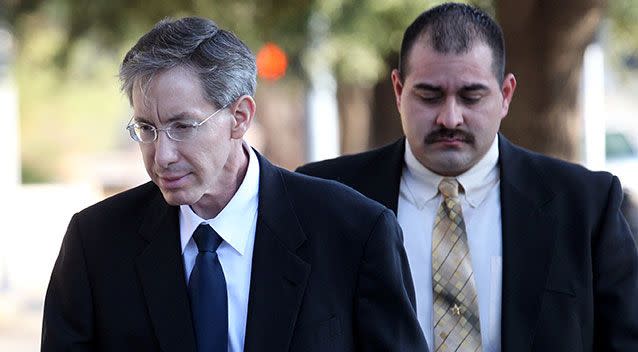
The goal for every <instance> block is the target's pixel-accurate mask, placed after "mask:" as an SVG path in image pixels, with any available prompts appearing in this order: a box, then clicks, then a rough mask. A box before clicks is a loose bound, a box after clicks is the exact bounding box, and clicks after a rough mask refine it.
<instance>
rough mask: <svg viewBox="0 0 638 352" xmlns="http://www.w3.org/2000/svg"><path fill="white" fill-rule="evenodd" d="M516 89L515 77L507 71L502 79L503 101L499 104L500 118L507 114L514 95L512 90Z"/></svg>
mask: <svg viewBox="0 0 638 352" xmlns="http://www.w3.org/2000/svg"><path fill="white" fill-rule="evenodd" d="M515 90H516V78H515V77H514V75H513V74H511V73H508V74H507V75H506V76H505V79H504V80H503V85H502V88H501V94H502V95H503V103H502V105H501V119H502V118H504V117H505V116H506V115H507V112H508V111H509V108H510V103H511V102H512V98H513V97H514V91H515Z"/></svg>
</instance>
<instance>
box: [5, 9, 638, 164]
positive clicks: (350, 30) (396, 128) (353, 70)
mask: <svg viewBox="0 0 638 352" xmlns="http://www.w3.org/2000/svg"><path fill="white" fill-rule="evenodd" d="M441 2H443V1H435V0H430V1H422V2H414V1H405V0H324V1H316V0H278V1H274V0H263V1H256V0H215V1H211V0H172V1H168V0H166V1H156V2H153V3H152V5H149V3H148V2H146V1H142V0H93V1H87V0H49V1H44V0H3V1H2V3H3V6H4V8H3V9H2V10H3V11H2V12H3V13H5V14H6V18H7V19H8V20H9V23H10V24H12V25H13V27H14V30H15V32H16V35H17V37H18V38H24V43H27V42H28V41H29V40H35V39H33V36H37V35H40V33H42V32H36V31H34V30H33V28H32V27H33V26H40V27H42V26H43V23H44V24H46V23H54V24H55V25H50V26H49V27H46V28H53V29H54V30H49V31H48V32H46V33H45V35H47V36H53V37H54V39H55V40H54V42H55V43H57V44H56V46H55V48H56V51H55V52H56V54H55V62H57V63H58V65H59V67H62V68H64V67H67V66H66V65H65V63H68V62H69V60H71V59H72V56H73V53H74V50H75V49H74V48H76V47H77V46H80V47H81V46H82V45H81V43H85V44H86V43H92V44H97V48H98V49H93V50H94V52H95V53H97V54H96V55H97V56H96V57H99V58H101V57H102V56H100V55H103V54H104V50H101V49H99V48H101V47H102V48H111V49H116V50H115V51H116V53H114V54H113V55H114V56H115V57H116V58H117V59H119V58H120V57H121V56H122V54H123V53H122V51H123V50H124V49H123V48H125V47H128V46H130V45H131V44H132V42H133V41H134V40H135V39H136V38H137V37H139V35H140V34H141V33H143V32H145V31H146V30H148V28H149V27H150V26H151V25H152V24H153V23H155V22H156V21H157V20H159V19H161V18H163V17H165V16H183V15H191V14H196V15H200V16H206V17H211V18H214V19H215V20H216V21H217V22H218V23H219V24H220V25H221V26H223V27H226V28H230V29H231V30H233V31H234V32H236V33H237V34H238V35H239V36H240V37H241V38H242V39H243V40H245V41H246V42H247V43H248V44H249V46H250V47H251V48H253V50H254V51H257V49H258V48H259V47H260V46H261V44H263V43H264V42H267V41H273V42H275V43H277V44H278V45H279V46H281V47H282V48H283V49H284V50H285V51H286V53H287V54H288V55H289V58H290V66H289V71H288V75H289V76H296V77H299V78H301V80H302V81H304V80H305V76H306V72H305V65H306V63H307V62H308V60H309V58H310V57H313V58H316V57H319V58H320V59H321V60H326V61H327V62H328V63H329V65H330V67H332V68H333V70H334V72H335V73H336V77H337V80H338V93H339V101H340V108H341V115H342V117H343V118H342V127H343V128H342V130H343V132H342V134H343V138H342V142H343V143H342V145H343V149H344V151H346V152H354V151H359V150H363V149H366V148H368V147H370V146H375V145H379V144H381V143H383V142H386V141H389V140H391V139H393V138H396V136H398V135H400V133H401V132H400V121H399V118H398V115H397V112H396V109H395V108H394V98H393V96H392V92H391V86H390V81H389V78H388V73H389V69H388V67H394V66H396V62H397V60H396V55H397V54H396V52H397V50H398V49H399V45H400V41H401V37H402V33H403V31H404V29H405V27H406V26H407V25H408V24H409V23H410V22H411V21H412V20H413V19H414V17H415V16H416V15H417V14H418V13H420V12H421V11H423V10H424V9H426V8H428V7H430V6H432V5H436V4H439V3H441ZM470 2H471V3H473V4H476V5H479V6H481V7H483V8H485V9H487V10H488V12H490V13H492V14H495V15H496V16H497V18H498V19H499V22H500V23H501V24H502V26H503V29H504V32H505V36H506V43H507V50H508V68H509V70H511V71H513V72H514V73H515V74H516V76H517V78H518V83H519V85H518V89H517V94H516V96H515V98H514V102H513V105H512V108H511V112H510V116H509V117H508V118H507V119H506V120H505V121H504V124H503V131H504V133H505V134H506V135H507V136H508V137H510V138H511V139H513V140H514V141H516V142H518V143H520V144H522V145H524V146H526V147H528V148H531V149H534V150H537V151H541V152H544V153H547V154H551V155H555V156H559V157H562V158H565V159H572V160H574V159H575V158H577V157H578V156H579V146H580V129H579V125H580V123H579V122H578V119H577V116H578V115H577V112H578V111H577V94H578V93H577V90H578V87H579V79H580V69H581V65H582V53H583V51H584V49H585V47H586V46H587V44H589V43H590V41H591V40H592V39H593V37H594V34H595V33H596V30H597V28H599V23H600V21H601V19H602V18H603V16H604V9H605V7H606V5H607V1H605V0H565V1H550V0H534V1H532V0H521V1H510V0H474V1H470ZM637 8H638V7H637V6H635V0H614V1H612V2H610V6H609V9H610V11H609V15H610V16H611V17H612V21H611V23H612V28H613V31H614V33H621V34H622V35H624V36H625V37H626V38H628V40H627V42H626V43H627V45H628V46H629V47H631V45H633V48H634V50H635V48H638V43H636V41H637V39H636V38H638V35H637V34H638V21H636V18H637V17H638V14H637V12H638V10H637ZM313 13H314V14H319V15H320V16H322V17H323V18H324V19H327V21H326V24H327V26H329V31H328V33H329V34H328V37H327V38H326V40H324V41H323V42H322V43H321V45H320V46H311V45H310V43H311V40H309V38H308V35H309V34H308V33H309V29H308V21H309V18H310V17H311V14H313ZM0 16H1V15H0ZM36 33H37V34H36ZM29 35H30V36H32V37H31V39H27V38H26V37H27V36H29ZM40 41H43V40H40ZM632 43H633V44H632ZM42 45H45V46H46V45H47V44H46V43H43V44H42ZM48 45H51V44H50V43H49V44H48ZM20 50H21V52H22V53H24V50H25V49H20ZM85 50H88V49H85ZM623 50H624V51H623V52H628V51H627V50H629V49H627V48H625V49H623ZM21 52H19V53H18V56H19V60H20V55H21ZM111 52H113V50H111ZM637 57H638V56H637ZM116 61H117V60H116ZM75 64H76V63H74V65H75ZM109 69H111V68H109ZM71 70H74V69H71ZM75 70H77V69H75ZM111 72H114V71H111ZM45 77H46V76H45Z"/></svg>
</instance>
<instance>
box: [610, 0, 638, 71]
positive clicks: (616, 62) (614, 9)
mask: <svg viewBox="0 0 638 352" xmlns="http://www.w3.org/2000/svg"><path fill="white" fill-rule="evenodd" d="M607 17H608V21H607V23H606V27H605V28H606V29H607V30H606V31H605V32H604V35H607V36H608V37H609V38H608V39H609V40H608V41H607V42H608V43H609V46H610V47H609V48H608V51H609V53H610V54H611V55H610V59H611V64H612V66H613V67H614V68H616V70H617V71H618V72H619V73H620V75H621V77H624V78H628V77H629V76H633V77H635V76H638V67H628V65H627V61H629V60H634V64H633V65H634V66H635V65H638V3H637V2H636V0H613V1H610V2H609V7H608V16H607ZM630 70H633V72H631V71H630Z"/></svg>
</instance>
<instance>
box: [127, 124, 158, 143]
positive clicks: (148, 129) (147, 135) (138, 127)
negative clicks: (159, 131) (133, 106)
mask: <svg viewBox="0 0 638 352" xmlns="http://www.w3.org/2000/svg"><path fill="white" fill-rule="evenodd" d="M129 131H130V132H131V137H132V138H133V139H134V140H136V141H138V142H142V143H148V142H152V141H154V140H155V127H153V126H151V125H147V124H144V123H136V124H134V125H132V126H131V128H130V129H129Z"/></svg>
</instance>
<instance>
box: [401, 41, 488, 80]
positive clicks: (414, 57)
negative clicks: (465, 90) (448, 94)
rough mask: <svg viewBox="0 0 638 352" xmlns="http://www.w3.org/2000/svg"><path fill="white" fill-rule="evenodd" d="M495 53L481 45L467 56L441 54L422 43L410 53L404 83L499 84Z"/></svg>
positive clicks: (417, 43) (478, 44)
mask: <svg viewBox="0 0 638 352" xmlns="http://www.w3.org/2000/svg"><path fill="white" fill-rule="evenodd" d="M492 62H493V55H492V50H491V49H490V48H489V46H487V45H486V44H484V43H482V42H477V43H476V44H474V45H473V46H472V47H470V49H469V50H468V51H467V52H464V53H453V52H450V53H441V52H438V51H436V50H434V49H433V48H432V47H431V45H429V44H428V43H427V41H423V40H419V41H417V42H415V43H414V46H413V47H412V49H411V50H410V52H409V53H408V60H407V66H406V68H407V70H406V71H407V73H406V74H405V77H404V81H406V82H408V81H412V82H413V81H426V82H428V83H431V84H436V85H446V84H454V85H457V84H461V85H467V84H475V83H482V84H484V85H491V84H498V82H497V81H496V77H495V76H494V72H493V70H492Z"/></svg>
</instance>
